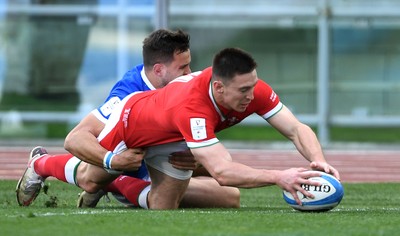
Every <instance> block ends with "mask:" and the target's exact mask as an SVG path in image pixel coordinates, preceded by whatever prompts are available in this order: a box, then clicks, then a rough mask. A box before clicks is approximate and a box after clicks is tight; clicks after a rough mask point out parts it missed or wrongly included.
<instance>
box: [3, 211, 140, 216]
mask: <svg viewBox="0 0 400 236" xmlns="http://www.w3.org/2000/svg"><path fill="white" fill-rule="evenodd" d="M134 211H135V210H132V209H127V210H112V209H110V210H105V209H103V210H91V211H86V210H85V211H77V212H69V213H65V212H46V213H33V215H34V216H32V217H46V216H70V215H101V214H112V213H128V212H134ZM6 217H10V218H14V217H29V216H28V215H27V214H19V215H6Z"/></svg>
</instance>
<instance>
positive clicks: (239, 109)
mask: <svg viewBox="0 0 400 236" xmlns="http://www.w3.org/2000/svg"><path fill="white" fill-rule="evenodd" d="M248 106H249V105H248V104H245V105H243V104H240V105H239V106H238V107H237V110H236V111H238V112H244V111H246V109H247V107H248Z"/></svg>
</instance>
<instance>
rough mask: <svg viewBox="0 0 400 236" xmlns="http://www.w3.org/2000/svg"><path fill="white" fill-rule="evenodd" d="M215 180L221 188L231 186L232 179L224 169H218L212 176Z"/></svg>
mask: <svg viewBox="0 0 400 236" xmlns="http://www.w3.org/2000/svg"><path fill="white" fill-rule="evenodd" d="M212 176H213V178H214V179H215V180H216V181H217V182H218V184H219V185H221V186H231V183H230V179H229V177H228V173H227V172H226V171H224V169H216V170H214V171H213V174H212Z"/></svg>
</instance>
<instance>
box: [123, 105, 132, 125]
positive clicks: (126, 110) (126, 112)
mask: <svg viewBox="0 0 400 236" xmlns="http://www.w3.org/2000/svg"><path fill="white" fill-rule="evenodd" d="M130 112H131V109H130V108H128V109H125V111H124V116H123V117H122V122H124V127H125V128H127V127H128V118H129V113H130Z"/></svg>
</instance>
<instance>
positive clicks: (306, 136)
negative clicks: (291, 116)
mask: <svg viewBox="0 0 400 236" xmlns="http://www.w3.org/2000/svg"><path fill="white" fill-rule="evenodd" d="M296 134H297V135H296V137H295V139H294V140H293V143H294V145H295V146H296V148H297V150H298V151H299V152H300V153H301V154H302V156H304V157H305V158H306V159H307V160H308V161H310V162H311V161H318V162H326V160H325V158H324V155H323V152H322V148H321V144H320V143H319V141H318V139H317V136H316V135H315V133H314V132H313V131H312V129H311V128H310V127H308V126H306V125H302V126H300V127H299V128H298V129H297V132H296Z"/></svg>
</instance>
